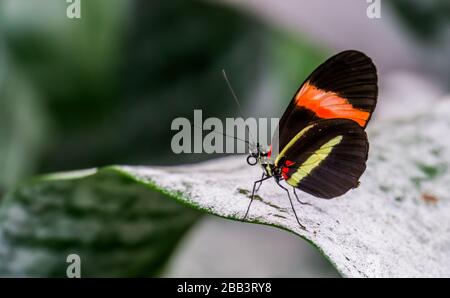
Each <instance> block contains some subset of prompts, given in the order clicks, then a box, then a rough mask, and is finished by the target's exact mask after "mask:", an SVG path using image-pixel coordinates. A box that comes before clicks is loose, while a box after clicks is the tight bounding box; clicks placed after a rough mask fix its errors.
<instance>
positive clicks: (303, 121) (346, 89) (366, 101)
mask: <svg viewBox="0 0 450 298" xmlns="http://www.w3.org/2000/svg"><path fill="white" fill-rule="evenodd" d="M377 80H378V78H377V71H376V68H375V65H374V64H373V62H372V60H371V59H370V58H369V57H367V56H366V55H365V54H364V53H361V52H358V51H355V50H348V51H344V52H341V53H339V54H336V55H335V56H333V57H331V58H329V59H328V60H327V61H325V62H324V63H323V64H322V65H320V66H319V67H318V68H317V69H316V70H314V71H313V72H312V74H311V75H310V76H309V77H308V78H307V79H306V80H305V82H304V83H303V84H302V85H301V87H300V88H299V89H298V90H297V92H296V93H295V95H294V97H293V99H292V100H291V102H290V104H289V106H288V108H287V109H286V111H285V112H284V114H283V116H282V117H281V119H280V123H279V127H278V128H279V129H278V132H279V134H278V139H277V138H274V139H273V140H272V146H273V147H274V146H277V149H279V150H280V151H281V150H282V149H283V148H284V147H285V146H286V145H287V144H288V143H289V141H290V140H291V139H292V138H293V137H294V136H295V135H296V134H297V133H298V132H299V131H300V130H302V129H303V128H305V127H306V126H307V125H308V124H309V123H311V122H313V121H316V120H319V119H334V118H344V119H351V120H353V121H355V122H356V123H358V124H359V125H360V126H361V127H363V128H365V127H366V125H367V122H368V121H369V120H370V117H371V115H372V112H373V111H374V109H375V106H376V103H377V96H378V85H377Z"/></svg>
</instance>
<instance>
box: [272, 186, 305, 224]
mask: <svg viewBox="0 0 450 298" xmlns="http://www.w3.org/2000/svg"><path fill="white" fill-rule="evenodd" d="M277 184H278V186H280V187H281V188H282V189H284V190H285V191H286V193H287V195H288V198H289V202H290V203H291V207H292V211H294V215H295V219H296V220H297V222H298V224H299V226H300V228H302V229H303V230H306V227H305V226H304V225H302V224H301V223H300V220H298V216H297V212H295V208H294V204H292V199H291V195H290V194H289V190H288V189H287V188H286V187H284V186H283V185H281V183H280V182H279V181H277Z"/></svg>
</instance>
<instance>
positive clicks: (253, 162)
mask: <svg viewBox="0 0 450 298" xmlns="http://www.w3.org/2000/svg"><path fill="white" fill-rule="evenodd" d="M247 163H248V164H249V165H251V166H254V165H256V164H257V163H258V160H257V159H256V156H254V155H253V154H250V155H249V156H247Z"/></svg>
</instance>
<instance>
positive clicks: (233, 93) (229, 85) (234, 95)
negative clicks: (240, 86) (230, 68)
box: [222, 69, 256, 147]
mask: <svg viewBox="0 0 450 298" xmlns="http://www.w3.org/2000/svg"><path fill="white" fill-rule="evenodd" d="M222 74H223V77H224V79H225V81H226V82H227V85H228V88H229V89H230V92H231V95H232V96H233V99H234V101H235V102H236V105H237V107H238V109H239V113H240V114H241V117H242V116H243V115H244V113H243V112H242V107H241V104H240V103H239V100H238V98H237V96H236V93H235V92H234V89H233V87H231V83H230V80H228V77H227V73H226V72H225V69H222ZM245 128H246V129H247V132H248V135H249V137H250V138H251V139H254V138H253V135H252V133H251V132H250V129H249V128H248V126H247V125H246V126H245ZM247 144H249V145H252V146H254V147H256V146H255V142H249V141H247Z"/></svg>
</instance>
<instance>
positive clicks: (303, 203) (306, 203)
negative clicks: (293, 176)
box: [292, 187, 312, 206]
mask: <svg viewBox="0 0 450 298" xmlns="http://www.w3.org/2000/svg"><path fill="white" fill-rule="evenodd" d="M292 189H293V190H294V195H295V198H296V199H297V202H299V203H300V204H302V205H309V206H312V205H311V204H310V203H308V202H302V201H300V199H299V198H298V195H297V192H296V191H295V187H292Z"/></svg>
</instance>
